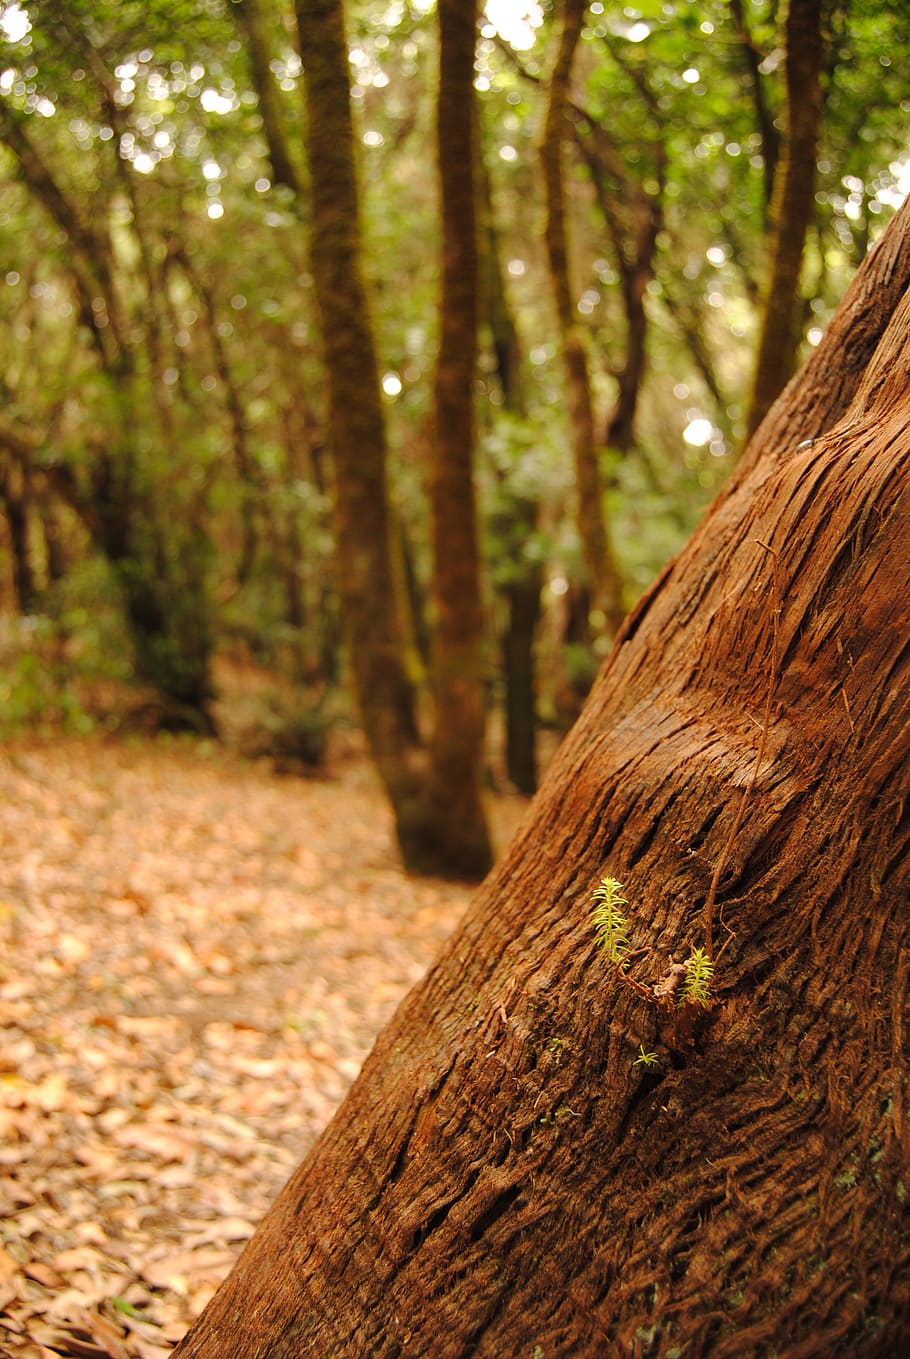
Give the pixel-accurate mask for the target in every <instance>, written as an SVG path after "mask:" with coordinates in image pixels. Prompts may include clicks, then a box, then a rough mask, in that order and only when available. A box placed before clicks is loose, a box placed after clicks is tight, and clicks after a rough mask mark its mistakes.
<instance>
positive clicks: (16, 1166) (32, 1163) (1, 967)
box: [0, 740, 522, 1359]
mask: <svg viewBox="0 0 910 1359" xmlns="http://www.w3.org/2000/svg"><path fill="white" fill-rule="evenodd" d="M521 810H522V804H520V803H519V802H518V801H515V802H512V803H508V804H507V803H501V804H500V805H499V807H498V814H499V815H500V817H501V818H504V819H505V821H506V822H507V823H511V824H514V822H515V820H516V819H517V817H518V816H519V815H520V813H521ZM469 896H470V892H469V890H468V889H466V888H462V887H457V886H452V885H451V884H444V883H441V882H438V881H432V880H426V879H424V880H418V879H411V878H409V877H407V876H406V875H405V874H404V873H403V872H402V871H401V869H400V867H399V862H398V858H397V854H396V852H395V849H394V840H393V836H392V830H391V823H390V818H389V814H388V811H387V809H386V805H385V803H384V800H383V798H382V795H381V794H380V792H379V791H378V789H377V787H376V785H375V783H374V781H373V777H372V775H371V774H370V772H369V771H368V770H367V769H366V767H365V766H364V765H363V764H361V763H360V762H359V761H354V760H349V761H346V762H344V763H343V764H342V765H341V767H340V768H339V770H338V771H337V775H336V777H335V778H333V779H331V780H325V781H320V782H319V783H318V784H317V783H312V782H306V781H303V780H300V781H298V780H289V779H283V780H280V781H278V780H275V779H274V778H272V777H271V776H270V774H269V772H268V771H267V769H266V768H265V767H260V766H257V765H250V764H245V763H241V762H239V761H235V760H233V759H231V758H230V757H228V756H227V755H225V754H222V753H219V752H217V751H214V750H213V749H212V748H211V747H202V748H199V747H184V746H179V745H173V746H160V745H159V746H156V745H152V744H133V745H130V746H129V747H127V746H120V745H117V744H114V743H102V742H97V743H95V742H88V743H83V742H76V741H66V740H58V741H56V742H55V743H54V744H53V745H32V746H25V745H23V746H21V747H16V748H11V749H8V750H7V751H6V753H5V754H4V755H3V756H2V757H0V1220H2V1223H3V1228H2V1235H0V1353H4V1354H9V1355H12V1356H15V1359H55V1356H59V1355H60V1354H80V1355H89V1354H92V1355H98V1356H101V1357H103V1356H107V1357H108V1359H160V1356H163V1355H164V1354H166V1353H167V1352H168V1351H169V1349H170V1347H171V1344H172V1343H173V1342H174V1341H175V1340H176V1339H177V1338H178V1337H179V1336H181V1335H182V1334H183V1332H184V1331H185V1330H186V1328H187V1325H188V1323H189V1321H190V1319H191V1318H192V1317H193V1316H195V1315H196V1314H197V1313H198V1312H199V1311H200V1310H201V1309H202V1307H203V1306H204V1305H205V1303H206V1302H207V1301H208V1299H209V1298H210V1297H211V1296H212V1294H213V1293H214V1290H215V1288H216V1286H217V1284H218V1283H219V1282H220V1280H221V1279H222V1278H223V1276H224V1275H225V1274H226V1273H227V1271H228V1269H229V1267H230V1265H231V1264H232V1263H233V1261H234V1259H235V1257H236V1254H237V1252H238V1250H239V1248H240V1247H241V1245H242V1244H243V1242H244V1241H245V1240H246V1239H247V1238H248V1237H249V1236H250V1235H251V1234H252V1231H253V1227H254V1225H255V1223H256V1221H257V1220H258V1219H259V1217H260V1216H261V1215H262V1212H263V1211H264V1209H265V1207H266V1206H267V1204H268V1203H269V1201H270V1200H271V1199H272V1198H273V1197H274V1195H275V1193H276V1191H277V1190H278V1188H279V1187H280V1186H281V1184H282V1183H283V1182H284V1180H285V1179H286V1178H287V1176H288V1174H289V1172H290V1171H291V1170H292V1169H293V1167H294V1165H295V1164H296V1163H297V1161H298V1160H299V1158H300V1156H301V1155H302V1154H303V1152H305V1151H306V1149H307V1147H308V1146H309V1145H310V1143H311V1142H312V1141H313V1139H314V1138H315V1136H316V1134H317V1133H318V1132H319V1131H320V1129H321V1128H322V1126H323V1125H324V1124H325V1123H326V1121H327V1120H328V1118H329V1117H330V1115H331V1113H332V1112H333V1110H334V1108H335V1106H336V1104H337V1103H338V1101H339V1100H340V1099H341V1097H342V1095H343V1094H344V1093H345V1091H346V1090H347V1088H348V1086H349V1085H350V1083H351V1081H352V1080H353V1078H354V1076H355V1075H356V1074H357V1071H358V1069H359V1067H360V1063H361V1061H362V1059H363V1057H364V1055H365V1053H366V1051H367V1049H368V1048H369V1046H370V1044H371V1042H372V1039H373V1037H374V1035H375V1033H376V1032H377V1031H378V1029H379V1028H380V1026H381V1025H382V1023H383V1022H384V1020H385V1019H386V1018H387V1016H388V1015H389V1014H390V1012H391V1011H392V1009H393V1008H394V1006H395V1004H396V1003H397V1001H398V1000H399V999H400V997H401V996H402V995H403V993H404V992H405V991H406V990H407V989H408V987H409V986H410V985H411V983H412V982H414V981H415V980H416V979H417V978H418V977H419V976H420V975H421V973H422V972H423V970H424V969H425V967H426V966H427V964H428V963H429V962H430V961H431V959H432V957H433V956H434V954H435V952H436V951H437V949H438V947H439V945H440V944H441V943H442V941H443V940H444V939H445V937H446V936H447V935H448V933H449V931H450V930H451V928H452V927H453V925H454V924H455V923H456V921H457V920H458V918H459V916H460V914H461V912H462V910H463V908H464V906H465V904H466V903H467V901H468V899H469ZM228 1186H230V1187H229V1188H228Z"/></svg>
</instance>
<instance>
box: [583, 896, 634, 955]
mask: <svg viewBox="0 0 910 1359" xmlns="http://www.w3.org/2000/svg"><path fill="white" fill-rule="evenodd" d="M622 892H623V886H622V883H621V882H618V881H617V879H616V878H601V880H600V886H599V887H597V888H596V889H595V891H594V901H595V906H594V910H593V911H592V912H591V919H592V920H593V922H594V928H595V930H596V931H597V933H596V939H597V943H598V945H599V947H600V948H602V949H603V951H604V953H605V954H606V955H607V957H608V958H609V959H610V962H611V963H617V964H618V965H619V968H620V970H622V969H623V968H624V967H625V965H626V964H625V958H626V955H627V954H628V953H630V952H631V950H632V944H631V942H630V940H629V922H628V921H627V920H626V918H625V916H624V915H623V913H622V911H621V910H620V909H619V908H620V907H621V906H628V904H629V903H628V901H627V900H626V898H625V897H624V896H623V894H622Z"/></svg>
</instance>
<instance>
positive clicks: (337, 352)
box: [297, 0, 423, 864]
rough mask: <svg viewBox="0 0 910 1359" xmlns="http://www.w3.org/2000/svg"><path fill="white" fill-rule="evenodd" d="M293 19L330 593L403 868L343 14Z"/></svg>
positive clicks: (404, 794)
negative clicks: (300, 79)
mask: <svg viewBox="0 0 910 1359" xmlns="http://www.w3.org/2000/svg"><path fill="white" fill-rule="evenodd" d="M297 19H298V27H299V34H300V51H301V55H302V57H303V63H304V68H305V71H306V112H307V153H308V157H309V165H310V177H311V182H312V188H313V197H312V204H311V219H312V226H311V254H312V267H313V279H314V284H315V290H316V297H317V301H318V304H319V309H320V312H321V315H322V336H323V349H324V358H325V367H326V386H327V393H328V421H329V428H330V430H331V446H332V456H333V460H334V466H335V487H334V502H333V503H334V508H333V515H334V532H335V544H336V554H337V563H338V582H339V592H340V596H341V604H342V611H343V616H344V621H345V629H346V632H347V640H348V645H349V647H350V657H351V667H352V671H353V675H354V683H355V687H356V691H357V697H358V701H359V706H360V713H361V718H362V721H363V726H364V731H365V733H366V736H367V740H368V742H369V745H370V749H371V752H372V754H373V757H374V759H375V761H376V765H377V768H378V770H379V773H380V776H381V778H382V780H383V783H384V785H385V787H386V790H387V792H388V794H389V798H390V800H391V802H392V805H393V808H394V810H395V816H396V825H397V829H398V836H399V841H400V843H401V846H402V852H403V854H404V857H405V862H406V863H408V864H412V863H413V857H412V855H413V853H414V852H416V849H414V848H413V847H412V839H413V836H414V825H415V821H417V820H419V819H420V801H421V787H422V778H423V770H422V760H421V756H420V746H419V738H418V734H417V722H416V716H415V710H414V693H413V690H412V686H411V684H410V681H409V679H408V675H407V673H406V671H405V666H404V661H403V654H404V651H403V637H402V629H401V621H400V614H399V610H398V599H397V594H396V590H395V580H394V572H393V566H392V557H391V548H390V526H389V510H388V488H387V480H386V456H387V455H386V436H385V422H384V419H383V413H382V397H381V393H380V386H379V367H378V362H377V357H376V351H375V346H374V341H373V332H372V327H371V324H370V318H369V314H368V305H367V295H366V287H365V284H364V280H363V275H362V269H361V230H360V206H359V201H358V192H357V177H356V167H355V159H354V132H353V127H352V123H351V108H350V86H349V76H348V58H347V42H346V38H345V31H344V14H343V9H342V5H341V2H340V0H298V2H297Z"/></svg>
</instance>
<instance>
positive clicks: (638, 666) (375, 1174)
mask: <svg viewBox="0 0 910 1359" xmlns="http://www.w3.org/2000/svg"><path fill="white" fill-rule="evenodd" d="M908 241H910V206H908V207H907V208H905V209H904V210H903V211H902V212H901V214H899V216H898V218H897V219H896V221H895V223H894V224H892V227H891V229H890V231H889V233H888V236H887V243H886V244H885V245H884V246H883V247H882V248H880V249H878V250H877V251H876V252H874V254H873V256H872V257H871V258H870V260H869V261H867V264H866V266H865V267H864V269H863V270H862V271H861V275H860V278H859V279H858V281H857V284H856V285H855V286H854V287H853V288H852V289H851V291H850V293H849V294H848V297H847V299H846V301H845V303H844V305H843V309H842V311H841V313H840V317H839V319H838V322H836V324H839V325H848V324H849V320H850V318H851V317H852V316H853V315H854V314H856V313H857V309H859V313H860V314H862V313H863V306H864V299H865V298H867V297H868V296H870V295H871V294H873V293H875V292H876V281H877V280H880V281H881V282H882V283H883V285H884V286H883V287H882V289H881V293H880V296H881V298H882V306H881V308H880V309H879V311H878V313H877V316H876V317H875V321H874V324H875V327H876V328H877V338H878V343H877V345H876V347H875V351H874V353H873V354H872V356H871V359H870V362H869V365H868V368H867V369H866V370H865V372H863V371H862V370H860V369H854V370H852V371H851V372H846V373H845V372H844V371H842V372H841V374H840V375H839V376H840V377H841V379H842V381H841V383H840V384H838V385H837V388H836V390H837V392H838V396H837V397H836V398H835V400H834V402H833V405H832V407H831V410H830V415H831V422H830V423H828V422H827V421H824V425H825V432H824V433H823V434H821V435H820V436H819V437H818V438H817V440H816V441H815V442H814V443H813V444H812V445H811V446H808V447H799V446H798V444H797V445H795V444H794V442H793V441H792V439H791V440H789V441H787V442H786V443H782V442H781V441H780V440H779V437H778V430H777V427H776V426H774V425H769V427H768V430H767V433H765V432H764V431H763V432H760V434H759V435H758V436H757V439H756V442H755V446H754V449H753V453H752V455H751V458H750V466H749V468H748V469H747V470H744V471H742V472H741V474H740V476H739V477H738V478H737V479H736V481H735V482H734V483H733V485H732V486H731V488H730V490H729V491H727V492H725V493H724V494H723V495H722V496H721V497H720V499H719V500H718V501H717V502H716V503H715V505H714V506H713V507H712V509H711V510H710V511H709V513H708V515H707V517H706V519H705V520H704V522H703V524H702V525H701V527H700V529H699V530H698V531H697V533H696V534H695V536H694V537H693V539H692V540H691V542H690V543H689V545H688V546H687V547H686V548H685V549H684V551H683V552H682V553H681V554H680V556H679V557H678V558H677V559H676V560H675V561H674V562H672V563H671V564H670V565H669V566H668V568H667V569H666V570H665V572H664V573H663V575H662V576H661V577H660V579H659V580H658V581H657V582H656V583H655V585H654V587H653V588H652V590H651V591H650V592H649V593H648V594H647V595H646V596H645V597H644V598H643V599H642V601H641V602H640V604H639V606H638V607H637V608H636V610H634V611H633V613H632V614H631V615H630V617H629V618H628V620H627V622H626V624H625V626H624V628H623V629H622V631H621V633H620V635H619V637H618V638H617V640H616V645H615V647H614V649H613V651H612V653H611V656H610V658H609V661H608V663H607V665H606V667H605V669H604V671H603V673H602V674H601V676H600V678H599V681H598V683H597V685H596V687H595V689H594V690H593V691H592V694H591V697H590V700H589V702H588V704H587V706H586V708H585V711H584V713H583V714H582V717H581V718H580V720H579V722H578V723H577V724H576V727H575V728H574V729H573V732H572V733H571V735H570V736H569V738H568V740H567V741H566V743H565V744H564V746H563V748H562V750H561V752H560V754H559V756H558V757H557V759H556V761H555V764H554V765H553V766H552V767H551V771H550V773H549V774H548V777H547V779H546V781H545V783H544V786H543V787H542V789H541V791H540V793H539V794H538V797H537V799H536V801H535V803H534V804H533V809H532V813H531V815H530V817H529V819H528V821H527V822H526V825H525V827H524V828H523V830H522V831H521V832H520V833H519V835H518V837H517V838H516V841H515V843H514V844H513V846H512V849H511V851H510V853H509V854H508V856H507V858H506V860H505V861H504V863H503V864H502V866H501V867H500V868H499V870H498V871H497V872H496V873H495V874H493V875H491V877H490V878H489V879H488V881H487V883H486V885H485V886H484V888H483V889H482V890H481V891H480V893H479V894H478V896H477V898H476V899H475V902H474V904H473V907H472V908H471V909H470V911H469V913H468V915H467V918H466V920H465V922H464V924H463V926H462V927H461V928H460V930H458V931H457V932H456V934H455V935H454V937H453V938H452V940H451V942H450V943H449V945H448V947H447V948H446V949H445V951H444V952H443V955H442V957H441V958H440V960H439V961H438V963H437V964H436V966H435V967H433V969H432V970H431V971H430V973H429V974H428V975H427V977H426V978H425V979H424V981H423V982H422V983H421V984H420V985H419V986H418V987H417V988H416V989H415V990H414V991H413V992H412V993H411V995H410V996H409V997H408V998H407V1000H406V1001H405V1002H404V1004H403V1005H402V1006H401V1007H400V1009H399V1011H398V1013H397V1014H396V1016H395V1017H394V1018H393V1020H392V1022H391V1023H390V1024H389V1026H388V1027H387V1029H386V1030H385V1032H384V1033H383V1034H382V1035H381V1037H380V1038H379V1040H378V1042H377V1044H376V1046H375V1048H374V1050H373V1053H372V1054H371V1056H370V1058H369V1059H368V1061H367V1063H366V1065H365V1067H364V1070H363V1072H362V1073H361V1075H360V1077H359V1079H358V1081H357V1082H356V1083H355V1085H354V1088H353V1089H352V1091H351V1093H350V1095H349V1097H348V1099H347V1100H346V1102H345V1103H344V1105H343V1106H342V1108H341V1110H340V1111H339V1113H338V1114H337V1115H336V1117H335V1119H334V1120H333V1121H332V1123H331V1124H330V1125H329V1127H328V1129H327V1130H326V1132H325V1133H324V1134H323V1136H322V1137H321V1139H320V1140H319V1142H318V1143H317V1145H316V1146H315V1148H314V1149H313V1151H312V1153H311V1154H310V1156H309V1157H308V1158H307V1160H306V1161H305V1162H304V1163H303V1165H302V1166H301V1167H300V1168H299V1170H298V1171H297V1172H296V1173H295V1174H294V1176H293V1177H292V1178H291V1180H290V1181H289V1183H288V1185H287V1186H286V1188H285V1189H284V1190H283V1192H282V1193H281V1195H280V1196H279V1198H278V1200H277V1201H276V1203H275V1204H274V1205H273V1207H272V1209H271V1210H270V1211H269V1213H268V1215H267V1216H266V1218H265V1220H264V1222H263V1223H262V1225H261V1227H260V1228H259V1231H258V1232H257V1234H256V1235H255V1236H254V1238H253V1239H252V1241H251V1242H250V1243H249V1244H248V1246H247V1247H246V1249H245V1251H244V1253H243V1255H242V1256H241V1258H240V1260H239V1262H238V1264H237V1266H236V1267H235V1269H234V1271H233V1273H232V1274H231V1276H230V1277H229V1279H228V1280H227V1282H226V1283H225V1285H224V1286H223V1287H222V1289H221V1290H220V1291H219V1293H218V1294H217V1295H216V1297H215V1298H214V1299H213V1301H212V1302H211V1304H210V1305H209V1307H208V1308H207V1310H206V1311H205V1313H204V1314H203V1316H202V1318H201V1319H200V1321H199V1322H198V1323H197V1324H196V1326H195V1327H194V1328H193V1329H192V1330H191V1332H190V1333H189V1335H188V1337H187V1338H186V1339H185V1340H184V1341H183V1342H182V1344H181V1345H180V1346H178V1349H177V1351H176V1353H177V1354H178V1355H179V1356H181V1359H203V1356H204V1359H235V1356H236V1355H238V1354H243V1355H245V1356H248V1359H253V1357H254V1356H255V1359H290V1356H302V1355H310V1354H319V1355H320V1356H341V1355H345V1356H367V1355H369V1356H379V1357H382V1359H391V1356H399V1355H401V1356H403V1355H408V1354H415V1355H417V1354H428V1355H429V1354H432V1355H433V1356H434V1357H435V1356H439V1359H455V1357H456V1356H488V1355H489V1356H493V1355H496V1356H503V1355H509V1356H511V1355H520V1354H530V1353H531V1351H532V1350H534V1348H535V1346H536V1347H537V1349H538V1350H539V1352H540V1353H542V1354H544V1355H546V1356H547V1359H552V1357H553V1356H573V1359H578V1356H582V1357H586V1356H591V1357H592V1359H593V1357H594V1356H603V1355H605V1354H617V1355H644V1354H648V1355H657V1356H663V1359H669V1356H670V1355H673V1354H679V1353H688V1354H697V1355H699V1356H711V1359H720V1357H721V1356H723V1357H724V1359H749V1356H756V1357H757V1356H759V1355H764V1356H767V1355H769V1354H771V1353H778V1354H786V1355H787V1356H788V1359H794V1357H795V1356H821V1355H825V1356H832V1355H833V1356H850V1357H851V1359H854V1357H855V1356H862V1359H868V1357H869V1356H880V1357H881V1359H885V1357H886V1356H892V1357H893V1356H896V1355H898V1354H900V1353H903V1352H904V1351H903V1349H902V1346H903V1345H905V1343H906V1341H907V1339H908V1337H910V1238H908V1222H907V1212H906V1200H907V1183H908V1181H907V1174H908V1167H910V1128H908V1120H907V1058H908V1055H910V1054H908V1051H907V1047H908V1026H907V1016H906V1005H907V981H908V973H910V954H908V952H907V949H906V944H907V902H908V888H910V816H908V806H910V761H908V756H910V648H908V646H907V629H906V601H907V599H908V597H910V493H908V492H910V485H908V483H910V471H908V467H910V460H908V453H910V447H908V434H907V430H908V427H910V423H908V415H910V292H908V291H907V283H908V282H910V280H908V279H907V277H906V275H907V270H908V264H907V257H908V255H910V251H908V250H907V245H908ZM901 247H903V249H902V250H901ZM901 255H903V259H902V258H901ZM897 271H899V272H901V273H902V274H903V276H904V290H903V291H902V293H899V294H898V295H897V296H895V295H894V294H893V292H892V290H891V286H890V284H891V281H892V278H893V274H894V273H895V272H897ZM889 304H890V305H889ZM867 319H868V320H869V321H870V322H871V321H872V319H873V313H872V312H870V313H868V316H867ZM848 367H849V365H848ZM804 386H808V387H811V388H812V389H813V390H812V392H811V394H809V393H807V392H805V391H804V390H803V388H804ZM848 388H850V389H851V390H850V393H849V396H847V389H848ZM830 390H831V387H830V386H829V384H827V383H826V382H825V381H824V374H820V373H819V372H818V371H817V370H814V371H808V372H804V373H803V375H802V377H801V378H800V379H798V380H796V381H795V382H794V385H793V386H792V388H791V391H790V393H789V398H788V399H789V401H791V402H792V404H793V407H794V410H795V411H799V410H800V409H804V408H805V406H806V405H807V404H809V405H811V404H813V402H814V403H815V404H816V406H817V407H820V406H823V405H824V401H825V395H826V393H827V392H829V391H830ZM718 865H721V869H722V871H721V872H720V873H719V874H718V873H717V867H718ZM604 873H612V874H614V875H615V876H617V877H619V878H620V879H621V880H622V881H623V882H624V883H625V885H626V888H627V895H628V898H629V901H630V903H631V905H630V907H629V912H628V913H629V916H630V918H631V921H632V936H633V939H632V942H633V943H634V945H635V946H636V947H637V948H641V949H642V950H644V952H643V953H642V955H641V956H640V957H639V958H638V959H637V961H636V962H635V963H634V964H633V967H632V969H631V973H632V977H633V981H636V982H638V983H639V986H640V987H643V986H644V985H645V983H649V982H651V981H653V980H655V979H656V978H658V977H660V976H661V975H662V974H663V972H664V971H665V969H666V967H667V963H668V960H669V958H670V957H671V956H675V957H676V958H677V959H678V958H680V957H681V956H685V952H686V950H687V949H688V948H689V947H690V946H692V945H693V944H700V943H701V941H702V940H703V939H704V937H705V934H706V932H707V926H706V919H705V916H706V908H708V906H709V902H710V901H711V898H712V892H711V882H712V880H713V879H715V878H716V880H717V881H716V886H717V890H716V895H715V896H714V917H715V918H714V924H713V932H714V935H715V938H716V940H717V941H718V943H719V944H721V947H720V948H718V950H717V953H716V961H717V972H716V992H715V999H714V1003H713V1006H712V1008H711V1009H710V1010H709V1011H707V1012H706V1014H705V1015H704V1017H703V1019H702V1020H701V1021H700V1023H699V1024H698V1026H697V1028H696V1030H695V1032H694V1035H693V1036H692V1040H691V1041H690V1042H688V1043H687V1042H686V1041H685V1040H684V1039H683V1038H682V1037H681V1035H680V1032H679V1027H678V1025H677V1024H676V1023H674V1020H673V1015H672V1013H671V1011H670V1010H669V1009H668V1008H665V1009H661V1008H660V1007H659V1006H657V1005H656V1004H655V1003H654V1002H653V1001H649V1000H648V999H647V997H646V996H645V995H644V994H643V992H642V990H641V989H638V988H636V986H634V985H632V984H631V983H630V981H629V980H628V977H623V976H622V975H620V974H619V972H618V971H617V969H616V968H615V967H611V966H610V965H609V964H608V963H607V962H606V961H605V959H604V957H603V955H602V954H601V953H599V952H598V950H597V948H596V946H595V943H594V936H593V932H592V928H591V922H590V917H589V910H590V901H591V892H592V888H593V887H594V886H595V885H596V883H597V882H598V880H599V878H600V877H601V875H603V874H604ZM639 1045H642V1046H643V1047H644V1049H645V1050H646V1051H648V1050H653V1051H655V1052H656V1053H657V1054H658V1056H659V1065H658V1066H657V1067H656V1068H653V1069H649V1068H647V1067H644V1066H642V1065H638V1066H636V1065H635V1064H634V1061H635V1057H636V1054H637V1052H638V1050H639Z"/></svg>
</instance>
